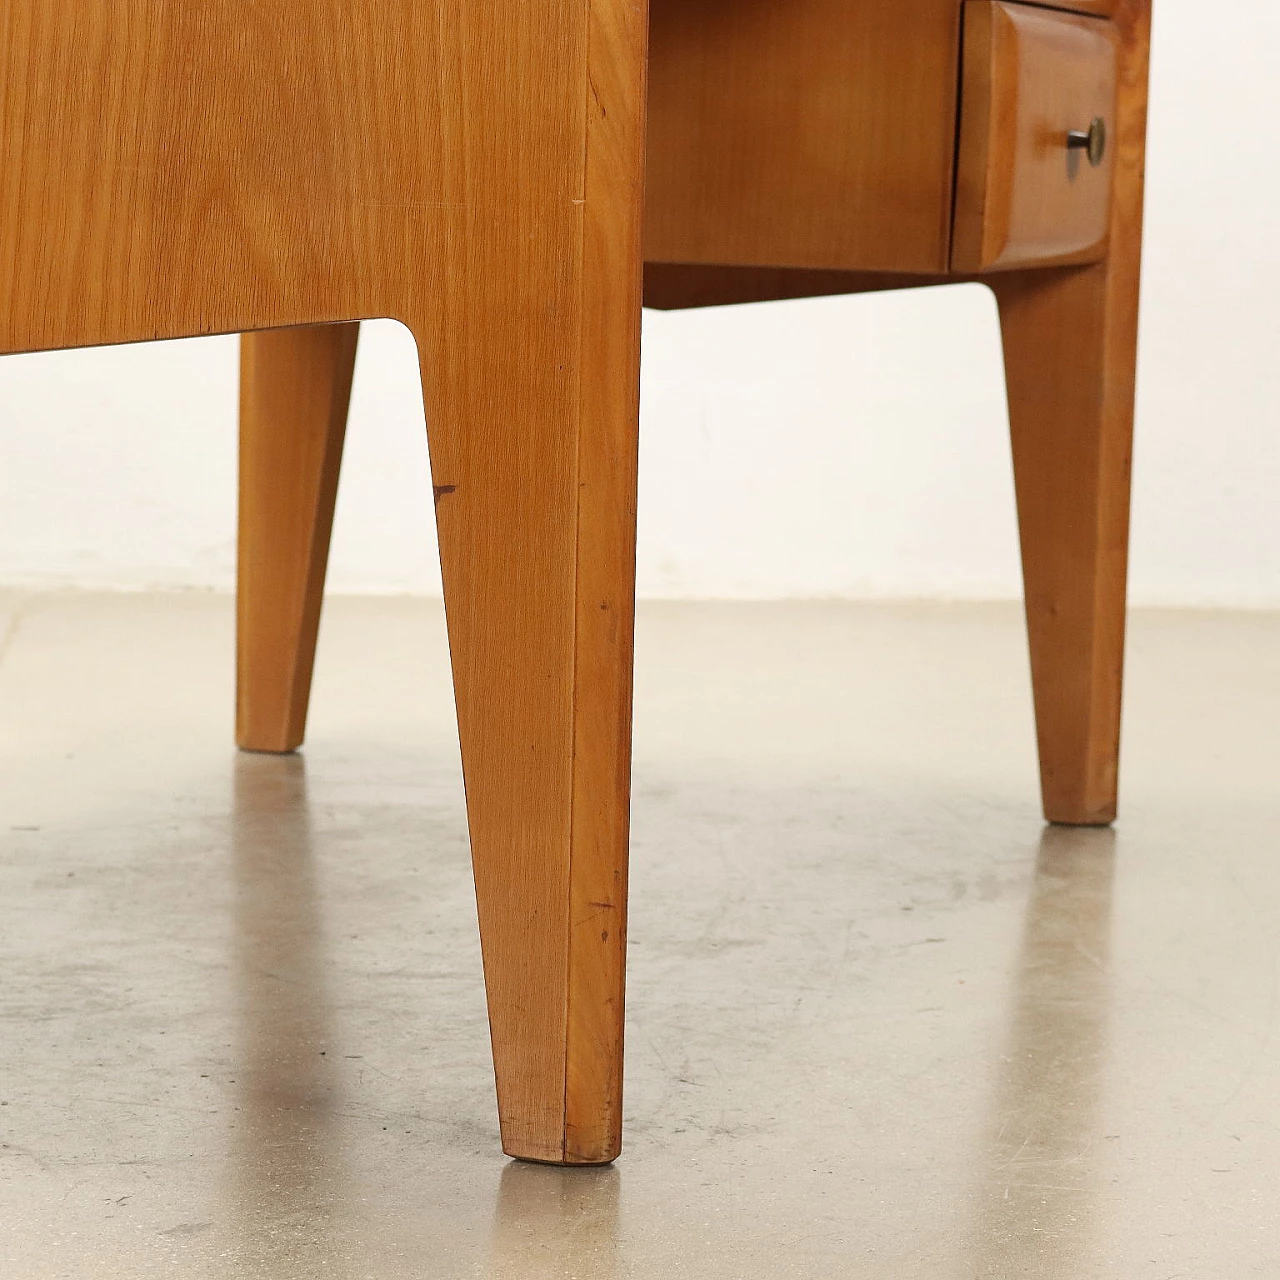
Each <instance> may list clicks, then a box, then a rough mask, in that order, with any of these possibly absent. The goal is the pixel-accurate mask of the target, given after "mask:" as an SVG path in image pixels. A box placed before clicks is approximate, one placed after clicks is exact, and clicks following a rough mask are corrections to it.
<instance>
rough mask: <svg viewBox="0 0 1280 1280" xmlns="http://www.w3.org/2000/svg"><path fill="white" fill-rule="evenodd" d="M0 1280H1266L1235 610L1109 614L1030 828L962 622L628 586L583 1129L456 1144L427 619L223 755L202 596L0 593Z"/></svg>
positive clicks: (479, 1057) (1243, 722)
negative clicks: (1076, 822) (515, 1159)
mask: <svg viewBox="0 0 1280 1280" xmlns="http://www.w3.org/2000/svg"><path fill="white" fill-rule="evenodd" d="M0 635H4V636H6V637H7V639H6V641H5V646H4V649H3V656H2V657H0V754H2V759H3V767H2V768H0V845H2V848H3V855H2V857H0V974H3V981H2V982H0V1144H2V1145H0V1276H3V1277H5V1280H26V1278H27V1277H40V1278H41V1280H43V1278H44V1277H60V1276H67V1277H86V1276H92V1277H94V1278H95V1280H107V1278H109V1277H116V1276H128V1277H153V1276H154V1277H166V1278H172V1277H183V1278H184V1280H186V1278H197V1277H215V1276H216V1277H224V1276H236V1277H241V1276H270V1277H290V1278H292V1277H298V1278H299V1280H301V1278H302V1277H306V1278H308V1280H311V1278H312V1277H319V1276H325V1277H335V1278H337V1280H348V1278H350V1280H355V1278H357V1277H373V1278H376V1280H391V1278H394V1277H402V1276H403V1277H410V1276H412V1277H420V1276H430V1277H432V1278H433V1280H449V1278H451V1277H473V1276H479V1277H520V1278H521V1280H525V1278H529V1280H538V1278H550V1277H564V1278H566V1280H567V1278H569V1277H579V1278H581V1280H587V1278H589V1277H610V1278H623V1277H626V1278H633V1277H634V1278H635V1280H641V1278H644V1277H662V1278H663V1280H680V1278H681V1277H699V1278H714V1277H733V1278H738V1277H765V1278H766V1280H772V1278H774V1277H777V1278H778V1280H785V1278H786V1277H832V1276H836V1277H877V1278H879V1277H893V1278H894V1280H910V1278H912V1277H921V1278H924V1277H928V1278H929V1280H940V1278H949V1277H956V1278H957V1280H960V1278H964V1280H971V1278H974V1277H998V1278H1000V1280H1010V1278H1012V1277H1024V1276H1025V1277H1042V1278H1057V1277H1062V1278H1067V1277H1070V1278H1072V1280H1075V1278H1077V1277H1081V1278H1083V1277H1108V1278H1115V1280H1136V1278H1138V1277H1153V1278H1159V1280H1169V1278H1171V1277H1175V1276H1186V1277H1212V1278H1213V1280H1244V1278H1246V1277H1268V1278H1274V1277H1277V1276H1280V1209H1278V1205H1280V1102H1278V1101H1277V1099H1278V1098H1280V1044H1278V1043H1277V1008H1278V1001H1277V945H1278V940H1280V857H1278V856H1277V855H1278V853H1280V849H1278V848H1277V844H1278V839H1277V829H1278V827H1280V788H1278V787H1277V773H1278V771H1280V617H1276V616H1266V615H1229V614H1216V615H1211V614H1202V615H1196V614H1146V613H1139V614H1138V615H1137V616H1136V617H1135V619H1134V624H1133V642H1132V648H1131V663H1130V682H1129V704H1128V714H1127V721H1126V733H1127V738H1126V754H1125V761H1124V770H1123V773H1124V804H1123V814H1122V819H1121V823H1120V824H1119V826H1118V827H1117V829H1116V832H1115V834H1114V835H1113V834H1111V833H1109V832H1070V831H1063V830H1045V829H1043V828H1042V826H1041V824H1040V821H1039V817H1038V812H1037V808H1036V803H1035V771H1034V766H1033V758H1032V726H1031V719H1030V710H1029V705H1028V702H1029V699H1028V694H1027V671H1026V658H1025V653H1024V649H1023V643H1022V636H1021V630H1020V620H1019V616H1018V613H1017V611H1016V610H1015V609H1013V608H1010V607H1002V606H990V607H986V606H982V607H943V606H856V605H837V604H832V605H799V606H797V605H790V606H773V605H693V606H687V605H681V606H675V605H665V606H650V607H647V608H645V609H644V610H643V611H642V616H641V625H640V639H639V655H638V668H639V669H638V676H637V727H636V733H637V750H636V768H635V784H636V785H635V839H634V853H633V860H634V872H633V882H632V883H633V898H632V902H633V914H632V929H631V935H632V951H631V960H632V963H631V986H630V1000H629V1009H628V1012H629V1029H628V1035H629V1043H628V1072H629V1076H628V1106H627V1150H626V1152H625V1154H624V1155H623V1157H622V1159H621V1160H620V1161H619V1162H618V1163H617V1165H615V1166H614V1167H613V1168H611V1169H606V1170H590V1171H581V1170H580V1171H562V1170H557V1169H550V1168H541V1167H534V1166H524V1165H518V1164H512V1163H508V1162H507V1161H506V1160H504V1158H503V1157H502V1155H501V1153H500V1151H499V1149H498V1146H497V1139H496V1123H495V1114H494V1104H493V1098H492V1084H491V1077H490V1073H489V1064H488V1046H487V1042H486V1027H485V1020H484V1008H483V993H482V989H481V983H480V963H479V954H478V944H477V939H476V932H475V920H474V908H473V903H472V896H471V884H470V877H469V870H468V866H467V850H466V838H465V829H464V823H463V812H462V803H461V784H460V778H459V770H458V763H457V754H456V745H455V741H454V729H453V724H452V707H451V702H450V694H449V685H448V678H447V669H446V655H445V645H444V635H443V628H442V623H441V618H440V614H439V610H438V607H437V606H433V605H431V604H428V603H422V602H410V601H374V600H364V601H359V600H335V601H333V602H331V604H330V606H329V608H328V612H327V616H326V624H325V631H324V636H323V638H322V641H321V652H320V665H319V670H318V675H317V683H316V697H315V704H314V710H313V716H312V732H311V737H310V741H309V745H308V748H307V750H306V753H305V755H302V756H298V757H294V758H289V759H273V758H266V757H250V756H240V757H238V756H236V755H235V753H234V752H233V751H232V750H231V748H230V746H229V742H230V736H231V674H232V613H231V603H230V601H229V600H227V599H226V598H220V597H215V596H201V595H185V596H159V595H156V596H115V597H104V596H88V595H81V596H76V595H28V596H23V595H18V594H13V593H9V594H8V595H6V596H3V597H0Z"/></svg>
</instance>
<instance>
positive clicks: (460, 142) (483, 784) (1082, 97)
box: [0, 0, 1149, 1164]
mask: <svg viewBox="0 0 1280 1280" xmlns="http://www.w3.org/2000/svg"><path fill="white" fill-rule="evenodd" d="M3 12H4V21H3V22H2V23H0V83H2V84H3V86H4V90H3V93H2V94H0V353H3V352H20V351H33V350H41V349H49V348H54V347H74V346H89V345H97V344H103V343H113V342H133V341H141V340H145V339H151V338H174V337H182V336H188V335H195V334H202V333H229V332H243V333H245V338H244V348H243V361H242V375H241V376H242V397H241V403H242V412H241V505H240V577H239V603H238V693H237V738H238V741H239V743H240V744H241V746H243V747H246V748H248V749H252V750H260V751H288V750H292V749H293V748H295V747H297V746H298V745H299V743H300V742H301V741H302V733H303V727H304V722H305V718H306V707H307V697H308V693H309V689H310V681H311V666H312V660H313V657H314V652H315V640H316V628H317V626H318V623H319V614H320V599H321V591H322V586H323V581H324V570H325V562H326V556H327V546H328V536H329V529H330V525H331V520H332V513H333V501H334V494H335V490H336V483H337V474H338V463H339V459H340V455H341V448H342V435H343V428H344V424H345V418H346V410H347V400H348V395H349V392H350V386H351V370H352V364H353V361H354V356H355V342H356V325H355V324H354V323H352V322H354V321H358V320H361V319H364V318H369V317H374V316H392V317H395V318H396V319H399V320H401V321H403V322H404V323H405V324H406V325H407V326H408V327H409V328H410V329H411V330H412V332H413V334H414V336H415V338H416V340H417V343H418V348H419V352H420V355H421V364H422V379H423V394H424V400H425V403H426V410H427V421H428V438H429V443H430V450H431V468H432V473H433V476H432V478H433V482H434V487H435V496H436V509H437V525H438V529H439V536H440V549H441V563H442V570H443V575H444V582H445V603H446V609H447V612H448V617H449V633H450V648H451V652H452V659H453V665H454V680H455V688H456V693H457V703H458V722H459V730H460V736H461V743H462V756H463V769H464V773H465V776H466V787H467V811H468V822H469V827H470V833H471V844H472V856H473V861H474V866H475V875H476V891H477V899H478V902H479V913H480V927H481V937H482V943H483V949H484V959H485V977H486V983H487V987H488V994H489V1012H490V1024H491V1029H492V1038H493V1051H494V1064H495V1069H496V1074H497V1081H498V1100H499V1115H500V1121H501V1128H502V1138H503V1146H504V1148H505V1149H506V1150H507V1151H508V1152H510V1153H511V1154H513V1155H518V1156H522V1157H525V1158H528V1159H536V1160H545V1161H552V1162H556V1163H571V1164H574V1163H576V1164H583V1163H599V1162H601V1161H607V1160H610V1159H612V1158H613V1157H614V1156H615V1155H616V1154H617V1152H618V1150H619V1144H620V1130H621V1120H620V1117H621V1096H622V1095H621V1075H622V1057H621V1052H622V994H623V970H624V954H625V943H624V939H625V929H626V858H627V820H628V796H629V785H630V765H629V761H630V706H631V633H632V614H633V587H634V545H635V458H636V422H637V384H638V371H639V314H640V302H641V296H642V294H641V290H642V281H641V277H642V271H641V268H642V263H644V264H645V266H644V271H643V296H644V298H645V300H646V301H647V302H648V303H650V304H651V305H653V306H657V307H669V308H670V307H688V306H705V305H711V304H714V303H725V302H740V301H747V300H750V299H765V298H794V297H802V296H805V295H810V294H830V293H841V292H853V291H858V290H866V289H885V288H893V287H896V286H902V285H909V284H921V283H927V282H931V281H932V282H941V281H945V280H955V279H981V280H985V281H986V282H988V283H989V284H990V285H991V286H992V288H993V289H994V290H995V292H996V294H997V297H998V299H999V304H1000V311H1001V317H1002V324H1003V330H1004V344H1005V359H1006V371H1007V376H1008V382H1009V404H1010V414H1011V418H1012V429H1013V448H1014V460H1015V473H1016V480H1017V490H1018V512H1019V519H1020V523H1021V537H1022V553H1023V564H1024V570H1025V578H1026V595H1027V618H1028V624H1029V633H1030V639H1031V652H1032V674H1033V679H1034V684H1035V702H1036V714H1037V720H1038V734H1039V747H1040V757H1041V773H1042V779H1043V791H1044V802H1045V812H1046V814H1047V816H1048V817H1049V818H1050V819H1052V820H1054V821H1059V822H1071V823H1105V822H1108V821H1110V819H1111V818H1112V817H1113V815H1114V812H1115V792H1116V750H1117V740H1118V732H1119V729H1118V726H1119V708H1120V669H1121V650H1122V645H1123V632H1124V584H1125V563H1126V543H1127V524H1128V492H1129V454H1130V436H1131V426H1132V407H1133V376H1134V342H1135V332H1136V307H1137V289H1138V260H1139V240H1140V223H1141V207H1142V174H1143V138H1144V131H1145V112H1146V106H1145V103H1146V74H1147V43H1148V24H1149V4H1148V0H1077V2H1076V3H1074V4H1064V5H1039V6H1032V5H1025V4H1014V3H1006V2H1005V0H652V10H651V27H650V23H649V19H648V17H647V15H646V11H645V6H644V3H643V0H486V3H485V4H483V5H476V4H475V3H474V0H258V2H257V3H254V4H252V5H248V4H244V3H243V0H182V2H181V3H174V4H164V3H160V0H5V3H4V5H3ZM646 74H647V77H648V102H649V114H648V127H647V137H648V146H647V152H648V178H647V184H646V181H645V176H644V161H645V152H646V145H645V138H646V113H645V100H646ZM646 185H647V191H646ZM646 196H647V201H646ZM424 481H425V478H424ZM371 660H373V661H376V655H371ZM423 1084H424V1089H427V1090H429V1087H430V1081H427V1080H424V1082H423Z"/></svg>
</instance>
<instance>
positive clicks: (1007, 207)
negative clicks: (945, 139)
mask: <svg viewBox="0 0 1280 1280" xmlns="http://www.w3.org/2000/svg"><path fill="white" fill-rule="evenodd" d="M1118 58H1119V40H1118V36H1117V33H1116V30H1115V28H1114V26H1113V25H1112V24H1111V23H1110V22H1108V21H1107V20H1106V19H1104V18H1090V17H1082V16H1079V15H1076V14H1069V13H1059V12H1054V11H1052V10H1048V9H1041V8H1034V7H1032V6H1030V5H1024V4H1013V3H1008V0H968V3H966V5H965V12H964V62H963V69H962V85H961V104H960V151H959V157H958V163H957V169H956V204H955V224H954V228H953V236H952V251H951V266H952V269H953V270H954V271H960V272H979V271H991V270H1000V269H1002V268H1008V267H1017V266H1022V265H1026V264H1029V263H1044V262H1090V261H1094V260H1096V259H1098V258H1101V257H1102V256H1103V254H1104V253H1105V252H1106V240H1107V224H1108V217H1109V211H1110V204H1111V173H1112V155H1113V152H1114V138H1113V137H1112V138H1108V137H1106V134H1107V132H1108V130H1110V132H1112V133H1114V123H1115V102H1116V74H1117V62H1118ZM1073 132H1074V133H1075V135H1076V136H1075V138H1074V139H1073V138H1071V137H1070V136H1069V135H1071V134H1072V133H1073ZM1086 139H1087V140H1086Z"/></svg>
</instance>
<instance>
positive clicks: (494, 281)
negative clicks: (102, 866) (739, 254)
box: [407, 5, 646, 1164]
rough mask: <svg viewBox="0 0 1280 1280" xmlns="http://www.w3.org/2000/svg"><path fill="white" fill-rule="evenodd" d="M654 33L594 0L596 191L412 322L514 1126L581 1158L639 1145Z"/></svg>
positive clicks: (637, 16) (625, 8)
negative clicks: (642, 610)
mask: <svg viewBox="0 0 1280 1280" xmlns="http://www.w3.org/2000/svg"><path fill="white" fill-rule="evenodd" d="M645 30H646V23H645V12H644V6H643V5H636V6H630V5H592V6H591V32H590V48H591V59H592V65H593V68H594V69H593V72H592V74H591V76H590V82H589V86H588V87H587V88H588V96H587V102H586V106H585V110H586V117H587V147H586V172H585V175H584V177H583V181H582V184H581V195H580V196H579V197H577V198H575V199H574V200H573V202H572V204H570V203H569V202H567V201H562V202H558V203H554V204H552V205H550V206H549V207H548V212H547V214H546V216H545V217H544V220H543V226H542V230H541V234H540V235H538V236H528V235H519V234H513V233H512V232H511V231H510V230H508V228H507V227H506V226H505V225H504V224H503V222H502V221H500V220H497V219H495V220H491V221H490V222H489V223H487V224H486V223H483V222H481V221H479V220H477V222H476V224H475V228H474V233H473V235H472V238H471V240H470V241H469V243H468V245H467V250H468V252H467V255H466V256H465V257H462V256H459V258H458V266H457V269H456V270H454V271H452V272H451V273H449V274H447V275H445V276H444V277H443V278H442V279H441V280H440V281H439V283H438V285H437V286H436V287H434V288H432V289H430V290H427V289H424V290H423V295H422V299H423V302H422V310H421V312H420V314H418V315H416V316H412V317H409V318H408V321H407V322H408V323H409V327H410V328H411V329H412V330H413V332H414V334H415V337H416V338H417V340H418V346H419V352H420V357H421V362H422V369H423V400H424V404H425V406H426V414H427V439H428V444H429V447H430V453H431V472H432V480H433V483H434V489H435V499H436V525H437V529H438V533H439V541H440V561H441V568H442V571H443V578H444V596H445V609H446V613H447V617H448V626H449V644H450V650H451V656H452V662H453V673H454V687H455V694H456V701H457V711H458V727H459V735H460V739H461V746H462V766H463V774H464V778H465V782H466V793H467V816H468V824H469V828H470V834H471V852H472V859H473V863H474V868H475V882H476V897H477V902H478V906H479V918H480V937H481V945H482V949H483V953H484V969H485V982H486V986H487V989H488V999H489V1022H490V1030H491V1035H492V1043H493V1058H494V1068H495V1073H496V1076H497V1086H498V1112H499V1119H500V1122H501V1129H502V1144H503V1149H504V1150H505V1151H507V1152H508V1154H510V1155H514V1156H519V1157H522V1158H525V1159H529V1160H540V1161H548V1162H553V1163H557V1164H600V1163H605V1162H607V1161H609V1160H612V1159H613V1158H614V1157H615V1156H616V1155H617V1154H618V1151H619V1147H620V1142H621V1106H622V1013H623V981H624V975H623V967H624V958H625V939H626V889H627V829H628V801H629V792H630V759H631V743H630V740H631V666H632V620H633V614H634V590H635V528H636V526H635V518H636V513H635V493H636V455H637V434H638V432H637V427H638V413H639V350H640V283H641V281H640V277H641V260H640V216H639V215H640V200H641V192H642V187H643V170H642V162H643V130H642V124H643V111H642V106H643V86H642V77H643V67H644V39H645ZM517 194H518V193H517ZM512 202H513V204H514V205H518V204H519V201H518V200H517V198H516V195H513V197H512Z"/></svg>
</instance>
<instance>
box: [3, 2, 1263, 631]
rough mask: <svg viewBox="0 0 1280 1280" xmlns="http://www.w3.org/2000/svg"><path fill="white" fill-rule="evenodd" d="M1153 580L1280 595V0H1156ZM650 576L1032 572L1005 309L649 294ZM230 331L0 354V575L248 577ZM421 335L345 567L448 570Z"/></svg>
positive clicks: (366, 456)
mask: <svg viewBox="0 0 1280 1280" xmlns="http://www.w3.org/2000/svg"><path fill="white" fill-rule="evenodd" d="M1156 7H1157V13H1156V34H1155V48H1154V54H1153V86H1152V109H1151V137H1150V169H1149V188H1148V217H1147V227H1148V237H1147V253H1146V261H1145V267H1146V276H1145V287H1144V297H1143V304H1144V311H1143V322H1142V347H1141V370H1140V392H1139V417H1138V440H1137V453H1136V487H1135V506H1134V557H1133V595H1134V598H1135V599H1136V600H1138V601H1144V602H1162V603H1180V604H1233V605H1248V606H1255V605H1267V606H1280V503H1277V501H1276V496H1275V495H1276V492H1277V489H1278V488H1280V414H1278V413H1277V410H1276V404H1277V400H1278V399H1280V359H1277V357H1276V354H1275V351H1274V349H1275V347H1276V345H1277V341H1276V340H1277V336H1278V335H1280V324H1278V323H1277V311H1276V298H1277V294H1278V293H1280V235H1278V234H1277V232H1276V229H1275V228H1276V225H1277V222H1278V220H1280V217H1278V215H1280V207H1278V206H1280V159H1278V157H1280V148H1278V147H1277V144H1276V139H1275V129H1276V122H1277V120H1280V77H1277V76H1276V74H1275V71H1274V68H1275V67H1276V65H1278V64H1280V6H1276V5H1275V4H1274V0H1235V3H1233V4H1232V5H1231V6H1230V9H1231V21H1230V22H1226V21H1222V20H1220V19H1219V18H1218V16H1217V14H1216V10H1214V11H1213V12H1212V17H1213V20H1207V18H1208V17H1209V16H1210V14H1211V10H1210V9H1206V7H1205V6H1204V4H1203V3H1200V2H1197V3H1193V2H1192V0H1156ZM645 344H646V345H645V371H644V418H643V436H642V441H643V442H642V459H643V463H642V478H641V548H640V589H641V591H642V592H643V593H645V594H647V595H671V596H707V595H711V596H748V597H751V596H788V595H890V596H961V597H998V596H1011V595H1013V594H1015V592H1016V591H1017V558H1016V543H1015V533H1014V522H1013V499H1012V487H1011V478H1010V467H1009V461H1008V454H1007V446H1006V440H1005V424H1004V417H1003V415H1004V401H1003V392H1002V389H1001V379H1000V356H999V351H998V345H997V333H996V325H995V314H994V307H993V304H992V302H991V299H990V297H989V295H988V294H987V293H986V292H985V290H983V289H981V288H978V287H976V286H972V287H971V286H961V287H957V288H950V289H942V290H925V291H913V292H908V293H900V294H885V295H879V296H869V297H863V298H843V299H820V300H815V301H805V302H794V303H781V304H771V305H767V306H755V307H740V308H728V309H723V310H719V311H706V312H686V313H683V314H673V315H659V314H647V315H646V328H645ZM235 364H236V346H235V340H234V339H229V338H218V339H206V340H203V341H199V342H186V343H167V344H157V345H154V346H148V347H133V348H114V349H109V350H102V351H88V352H69V353H67V352H63V353H54V354H47V355H37V356H25V357H21V358H10V359H6V360H3V361H0V583H6V582H7V583H44V584H69V583H70V584H79V585H92V586H109V587H116V586H121V587H134V586H150V585H165V586H192V587H201V586H218V587H226V586H229V585H230V584H231V580H232V567H233V563H234V542H233V537H234V506H235V493H234V484H235V425H234V414H235V404H234V400H235ZM421 412H422V408H421V398H420V395H419V392H418V388H417V370H416V363H415V354H414V351H413V345H412V342H411V340H410V339H409V336H408V334H407V333H406V332H405V331H404V330H403V329H400V328H398V327H397V326H395V325H392V324H390V323H386V322H381V323H378V324H373V325H368V326H366V331H365V334H364V336H363V338H362V348H361V354H360V359H359V365H358V369H357V379H356V391H355V396H354V404H353V410H352V421H351V429H350V437H349V444H348V451H347V460H346V466H345V469H344V477H343V484H342V492H341V496H340V499H339V512H338V519H337V528H336V531H335V539H334V557H333V564H332V569H331V578H330V581H331V585H332V586H333V587H334V588H336V589H340V590H354V591H438V590H439V576H438V572H437V570H436V568H435V564H434V554H435V553H434V543H433V534H432V529H431V502H430V487H429V481H428V476H427V458H426V444H425V438H424V433H423V431H422V424H421Z"/></svg>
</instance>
